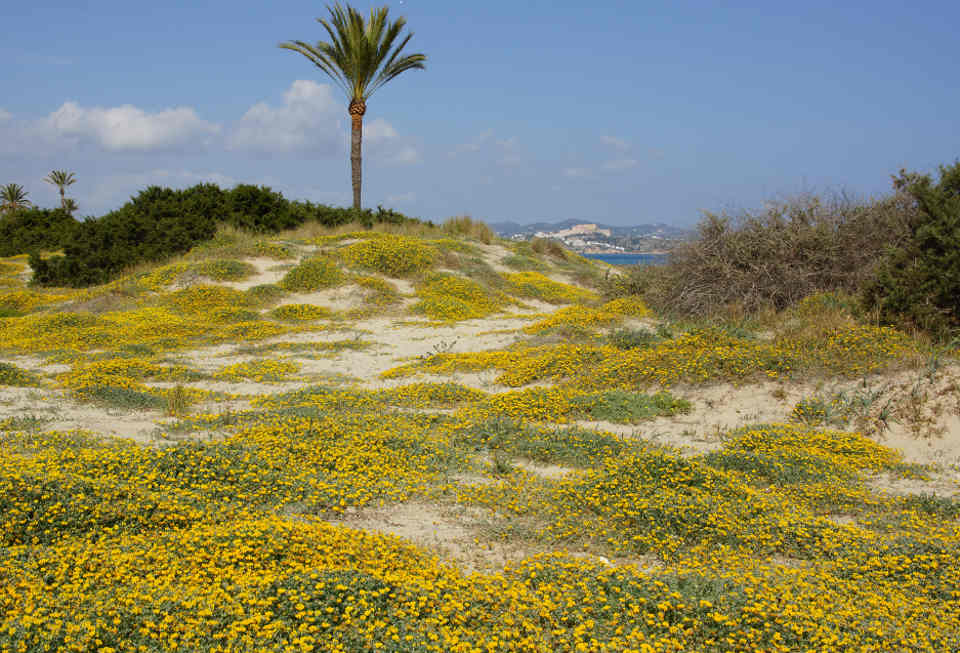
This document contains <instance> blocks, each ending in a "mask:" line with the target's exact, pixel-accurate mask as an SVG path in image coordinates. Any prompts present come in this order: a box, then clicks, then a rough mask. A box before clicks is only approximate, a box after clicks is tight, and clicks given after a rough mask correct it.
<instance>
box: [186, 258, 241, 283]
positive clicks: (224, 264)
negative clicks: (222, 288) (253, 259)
mask: <svg viewBox="0 0 960 653" xmlns="http://www.w3.org/2000/svg"><path fill="white" fill-rule="evenodd" d="M191 269H193V270H195V271H196V272H197V273H199V274H202V275H203V276H205V277H210V278H211V279H214V280H216V281H240V280H241V279H246V278H247V277H249V276H250V275H252V274H254V273H255V272H256V271H257V268H255V267H254V266H253V265H251V264H250V263H247V262H245V261H236V260H233V259H216V260H213V261H203V262H201V263H197V264H195V265H193V266H191Z"/></svg>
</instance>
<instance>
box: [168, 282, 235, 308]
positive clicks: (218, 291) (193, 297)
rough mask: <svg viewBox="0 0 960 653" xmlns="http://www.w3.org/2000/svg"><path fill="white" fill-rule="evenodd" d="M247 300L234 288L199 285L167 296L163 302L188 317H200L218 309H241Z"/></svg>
mask: <svg viewBox="0 0 960 653" xmlns="http://www.w3.org/2000/svg"><path fill="white" fill-rule="evenodd" d="M245 299H246V297H245V295H244V294H243V293H242V292H241V291H239V290H234V289H233V288H227V287H225V286H210V285H206V284H198V285H195V286H189V287H187V288H183V289H181V290H177V291H175V292H172V293H170V294H168V295H165V296H164V298H163V302H164V304H166V305H168V306H171V307H172V308H174V309H176V310H178V311H181V312H183V313H185V314H187V315H200V314H204V313H208V312H210V311H213V310H217V309H231V308H237V307H241V306H243V305H244V300H245Z"/></svg>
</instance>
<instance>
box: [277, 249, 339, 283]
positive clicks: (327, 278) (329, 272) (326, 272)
mask: <svg viewBox="0 0 960 653" xmlns="http://www.w3.org/2000/svg"><path fill="white" fill-rule="evenodd" d="M345 280H346V277H345V276H344V274H343V272H342V271H341V270H340V268H339V267H337V264H336V263H334V262H333V261H330V260H329V259H325V258H320V257H318V258H309V259H306V260H305V261H302V262H301V263H300V265H298V266H296V267H295V268H293V269H292V270H290V271H289V272H287V274H286V276H284V277H283V279H281V280H280V287H281V288H283V289H284V290H290V291H293V292H313V291H314V290H320V289H322V288H333V287H334V286H339V285H340V284H342V283H343V282H344V281H345Z"/></svg>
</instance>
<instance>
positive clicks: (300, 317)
mask: <svg viewBox="0 0 960 653" xmlns="http://www.w3.org/2000/svg"><path fill="white" fill-rule="evenodd" d="M332 316H333V312H332V311H331V310H330V309H329V308H325V307H323V306H315V305H314V304H284V305H283V306H277V307H276V308H275V309H273V310H272V311H270V317H272V318H274V319H277V320H287V321H291V322H304V321H310V320H327V319H330V317H332Z"/></svg>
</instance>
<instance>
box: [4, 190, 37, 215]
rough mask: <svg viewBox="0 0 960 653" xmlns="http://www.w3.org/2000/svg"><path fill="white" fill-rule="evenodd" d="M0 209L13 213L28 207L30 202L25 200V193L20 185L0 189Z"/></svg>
mask: <svg viewBox="0 0 960 653" xmlns="http://www.w3.org/2000/svg"><path fill="white" fill-rule="evenodd" d="M0 202H2V203H0V209H2V210H3V211H15V210H16V209H19V208H23V207H25V206H30V200H28V199H27V191H25V190H23V186H21V185H20V184H7V185H6V186H4V187H3V188H0Z"/></svg>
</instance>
